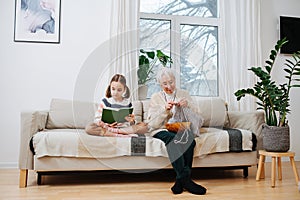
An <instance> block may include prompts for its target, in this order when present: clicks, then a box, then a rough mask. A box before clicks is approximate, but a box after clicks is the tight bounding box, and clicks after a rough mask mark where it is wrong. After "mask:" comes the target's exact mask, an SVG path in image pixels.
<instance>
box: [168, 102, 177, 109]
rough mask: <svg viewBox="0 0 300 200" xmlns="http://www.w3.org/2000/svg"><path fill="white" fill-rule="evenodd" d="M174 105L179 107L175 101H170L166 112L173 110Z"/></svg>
mask: <svg viewBox="0 0 300 200" xmlns="http://www.w3.org/2000/svg"><path fill="white" fill-rule="evenodd" d="M174 105H177V103H175V102H174V101H168V102H167V104H166V110H171V109H172V108H173V106H174Z"/></svg>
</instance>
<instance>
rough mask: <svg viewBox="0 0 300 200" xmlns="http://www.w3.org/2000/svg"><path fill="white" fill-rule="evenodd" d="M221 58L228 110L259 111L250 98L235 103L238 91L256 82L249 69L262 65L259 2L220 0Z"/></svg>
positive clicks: (224, 92) (258, 0) (224, 94)
mask: <svg viewBox="0 0 300 200" xmlns="http://www.w3.org/2000/svg"><path fill="white" fill-rule="evenodd" d="M220 1H221V2H220V3H222V4H223V5H221V8H222V9H221V10H220V18H221V23H222V26H221V27H222V28H221V31H220V32H221V42H220V48H221V51H220V52H221V53H222V54H223V55H221V56H220V57H221V58H223V59H221V60H220V70H219V72H220V75H219V77H220V96H221V97H222V98H224V99H225V100H226V101H227V103H228V105H229V110H241V111H250V110H255V109H256V103H255V102H256V99H255V98H253V97H250V96H246V97H244V98H242V99H241V100H240V101H237V100H236V97H235V95H234V93H235V91H237V90H238V89H242V88H248V87H253V86H254V84H255V82H256V79H255V76H253V73H252V72H251V71H249V70H248V69H249V68H250V67H252V66H261V65H262V64H263V63H262V61H261V39H260V0H220Z"/></svg>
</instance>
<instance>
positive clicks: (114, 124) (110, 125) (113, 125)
mask: <svg viewBox="0 0 300 200" xmlns="http://www.w3.org/2000/svg"><path fill="white" fill-rule="evenodd" d="M107 125H108V126H109V127H116V126H117V125H118V122H114V123H112V124H107Z"/></svg>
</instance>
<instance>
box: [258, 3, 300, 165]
mask: <svg viewBox="0 0 300 200" xmlns="http://www.w3.org/2000/svg"><path fill="white" fill-rule="evenodd" d="M299 8H300V1H299V0H261V39H262V52H263V59H264V60H266V59H268V57H269V52H270V50H271V49H273V48H274V46H275V44H276V42H277V40H278V39H279V29H278V27H279V25H278V22H279V16H280V15H286V16H296V17H300V10H299ZM299 34H300V33H299ZM287 58H288V59H289V58H290V57H288V56H284V55H279V57H278V60H277V64H276V65H275V68H274V70H275V71H274V74H273V75H274V77H275V78H276V80H277V81H278V82H279V83H280V82H282V81H284V78H283V77H284V72H283V71H282V69H281V66H283V63H284V61H285V59H287ZM299 99H300V88H293V89H292V90H291V107H290V109H291V114H289V116H288V119H289V125H290V129H291V130H290V131H291V150H292V151H295V152H296V157H295V160H298V161H299V160H300V145H299V141H300V132H299V130H300V123H299V120H300V104H299V103H297V101H298V100H299Z"/></svg>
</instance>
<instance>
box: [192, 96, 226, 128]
mask: <svg viewBox="0 0 300 200" xmlns="http://www.w3.org/2000/svg"><path fill="white" fill-rule="evenodd" d="M194 103H195V105H196V107H197V109H198V112H199V113H200V115H201V116H202V117H203V119H204V123H203V125H202V126H205V127H217V126H221V127H222V126H224V124H225V122H226V120H227V114H226V113H227V110H226V104H225V101H224V100H223V99H221V98H219V97H201V98H195V99H194Z"/></svg>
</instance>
